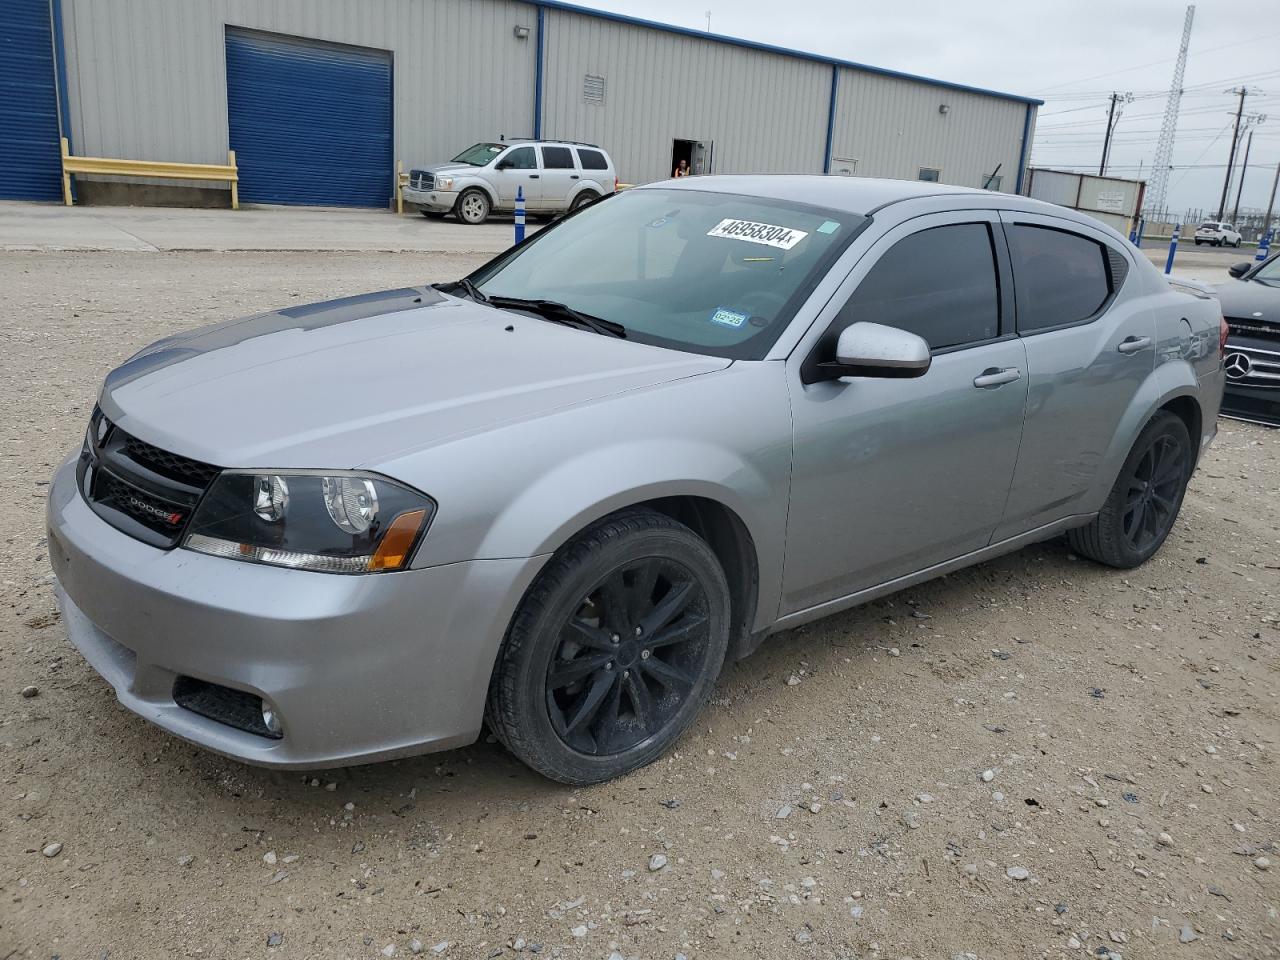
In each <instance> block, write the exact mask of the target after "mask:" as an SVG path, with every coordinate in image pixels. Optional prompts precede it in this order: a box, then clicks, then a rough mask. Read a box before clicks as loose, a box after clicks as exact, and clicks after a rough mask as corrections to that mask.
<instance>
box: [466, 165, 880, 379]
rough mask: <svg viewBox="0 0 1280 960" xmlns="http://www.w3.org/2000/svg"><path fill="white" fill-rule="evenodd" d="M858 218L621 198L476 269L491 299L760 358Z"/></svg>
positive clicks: (725, 200) (646, 193)
mask: <svg viewBox="0 0 1280 960" xmlns="http://www.w3.org/2000/svg"><path fill="white" fill-rule="evenodd" d="M865 222H866V218H865V217H862V216H859V215H858V214H854V213H846V212H844V211H836V210H826V209H822V208H818V207H810V206H807V205H804V204H798V203H790V202H786V201H780V200H766V199H761V198H758V197H746V196H739V195H736V194H726V193H710V192H703V191H699V190H663V189H643V190H633V191H629V192H627V193H622V194H618V195H616V196H614V197H613V198H611V199H609V200H607V201H604V202H600V203H596V204H594V205H592V206H590V207H587V208H585V209H584V210H582V211H581V212H580V213H578V214H575V215H574V216H572V217H569V218H568V219H566V220H564V221H562V222H561V223H560V224H558V225H556V226H555V227H554V228H549V229H547V230H545V231H543V232H541V233H539V234H537V235H535V236H534V237H533V238H532V239H531V240H530V241H529V242H527V243H525V244H524V245H522V246H520V247H516V248H515V249H513V250H511V251H509V252H508V253H506V254H504V255H503V256H501V257H499V258H498V259H497V260H495V261H493V262H492V263H490V264H488V265H486V266H485V267H482V268H481V269H480V270H479V271H477V272H476V273H475V274H474V275H473V276H472V279H473V280H474V281H475V283H476V285H477V286H478V287H479V288H480V289H481V291H483V292H484V293H485V294H487V295H489V296H500V297H520V298H523V299H537V300H554V301H558V302H560V303H564V304H567V305H569V306H570V307H573V308H574V309H575V310H579V311H582V312H583V313H588V314H591V315H592V316H596V317H601V318H603V319H605V320H611V321H613V322H615V323H620V324H622V325H623V326H624V327H625V328H626V332H627V336H628V337H629V338H630V339H633V340H639V341H641V342H642V343H653V344H657V345H659V346H666V347H674V348H676V349H678V350H687V351H691V352H693V353H703V354H708V355H711V356H717V357H729V358H735V359H760V358H761V357H763V356H764V355H765V353H766V352H767V351H768V349H769V347H770V346H771V345H772V344H773V342H774V341H775V340H777V339H778V336H779V335H780V334H781V333H782V331H783V330H784V329H785V328H786V326H787V323H788V322H789V321H790V320H791V317H792V316H793V315H794V314H795V311H796V310H797V309H798V308H799V306H800V304H801V303H803V302H804V299H805V297H807V296H808V295H809V293H810V292H811V291H812V289H813V287H814V285H815V284H816V283H817V282H818V280H820V279H821V278H822V276H823V275H824V274H825V273H826V271H827V270H828V269H829V268H830V265H831V264H832V262H834V260H835V258H836V257H837V256H838V255H839V254H840V252H841V251H842V250H843V249H844V247H845V246H846V245H847V244H848V242H849V241H850V240H851V239H852V238H853V236H854V234H856V233H857V231H858V228H859V227H861V225H862V224H863V223H865Z"/></svg>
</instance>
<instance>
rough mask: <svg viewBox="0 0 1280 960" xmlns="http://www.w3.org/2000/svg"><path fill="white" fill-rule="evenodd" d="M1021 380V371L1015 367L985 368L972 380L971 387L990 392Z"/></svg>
mask: <svg viewBox="0 0 1280 960" xmlns="http://www.w3.org/2000/svg"><path fill="white" fill-rule="evenodd" d="M1021 379H1022V371H1021V370H1019V369H1018V368H1017V367H987V369H985V370H983V371H982V373H981V374H979V375H978V376H976V377H974V378H973V385H974V386H975V387H977V388H978V389H979V390H990V389H992V388H993V387H1002V386H1004V385H1005V384H1006V383H1013V381H1015V380H1021Z"/></svg>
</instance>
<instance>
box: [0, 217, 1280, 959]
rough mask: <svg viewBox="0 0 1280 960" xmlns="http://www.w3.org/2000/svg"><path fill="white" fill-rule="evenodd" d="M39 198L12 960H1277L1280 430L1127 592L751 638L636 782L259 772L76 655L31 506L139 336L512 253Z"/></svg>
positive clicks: (403, 223) (1008, 586)
mask: <svg viewBox="0 0 1280 960" xmlns="http://www.w3.org/2000/svg"><path fill="white" fill-rule="evenodd" d="M46 209H48V210H56V208H29V207H21V208H19V207H17V206H15V207H13V208H12V209H9V210H3V211H0V246H2V247H7V248H8V249H9V252H7V253H4V254H3V255H2V256H0V306H2V307H3V311H4V316H5V322H4V325H3V327H2V328H0V331H2V332H0V337H2V338H3V352H2V354H0V404H2V405H3V409H4V411H5V417H4V422H5V429H4V434H3V441H4V447H3V467H2V469H0V492H3V499H4V502H5V503H6V504H7V507H6V508H5V509H6V518H5V524H4V541H5V542H4V550H3V556H2V557H0V568H2V569H0V580H2V587H0V589H2V591H3V593H2V596H3V600H4V607H5V609H6V611H7V614H8V615H7V616H6V617H5V618H4V620H3V623H2V624H0V676H3V677H4V678H5V683H4V688H3V696H2V697H0V749H2V751H3V753H2V754H0V756H3V764H0V778H2V779H3V781H4V783H3V790H2V791H0V825H2V826H0V888H2V890H3V896H4V903H5V907H4V909H3V910H0V960H8V958H11V957H12V958H18V957H23V958H26V957H33V958H36V957H38V958H48V957H51V956H57V957H61V958H64V960H70V958H82V957H85V958H95V960H97V958H101V957H107V956H109V957H111V958H135V957H136V958H151V957H156V958H161V957H163V958H169V957H235V958H239V957H265V956H272V957H280V958H290V957H296V958H329V957H334V958H338V957H343V958H345V957H352V958H365V957H368V958H377V957H379V956H384V955H386V956H391V955H394V956H405V955H411V953H412V952H413V950H414V949H415V948H417V949H421V950H423V951H424V952H425V953H426V954H427V955H431V956H435V955H440V956H444V957H448V958H454V957H457V958H493V957H499V956H505V957H513V956H517V955H524V954H535V955H536V954H540V955H542V956H553V957H566V958H578V957H583V958H600V960H604V958H607V957H610V956H611V955H613V954H614V953H617V954H619V955H621V956H623V957H627V958H630V957H640V958H656V960H662V958H665V960H671V958H674V957H676V956H678V955H680V954H684V955H685V956H686V957H688V958H690V960H693V958H719V957H769V958H774V957H791V956H795V957H814V958H827V957H850V958H853V957H858V958H862V957H883V958H895V960H898V958H905V957H915V958H922V957H943V958H949V957H953V956H957V955H958V956H965V957H967V956H971V955H972V956H977V957H982V958H1001V960H1004V958H1041V957H1052V958H1057V957H1070V956H1084V955H1086V953H1087V954H1088V955H1090V956H1095V955H1098V953H1099V951H1100V950H1101V951H1102V955H1104V956H1105V955H1106V952H1107V951H1111V952H1113V953H1114V954H1117V955H1119V956H1121V957H1124V958H1135V960H1136V958H1154V957H1161V958H1163V957H1178V958H1181V957H1186V958H1215V960H1217V958H1227V957H1232V958H1242V960H1243V958H1249V960H1252V958H1259V957H1267V956H1278V955H1280V921H1278V920H1277V913H1276V910H1277V882H1276V876H1277V873H1280V848H1277V845H1276V844H1277V842H1278V841H1280V800H1278V799H1277V796H1276V784H1277V778H1278V777H1280V773H1278V771H1277V766H1276V760H1275V751H1276V749H1277V746H1278V745H1280V702H1278V701H1277V693H1278V692H1280V682H1278V681H1280V509H1278V508H1277V504H1280V433H1277V432H1276V431H1273V430H1268V429H1267V428H1264V427H1260V426H1254V425H1250V424H1244V423H1234V422H1231V421H1225V420H1224V421H1222V422H1221V423H1220V425H1219V426H1220V433H1219V436H1218V439H1217V441H1216V443H1215V444H1214V446H1213V447H1212V449H1211V450H1210V452H1209V454H1208V456H1207V458H1206V460H1205V461H1204V462H1203V463H1202V465H1201V467H1200V469H1199V471H1198V473H1197V474H1196V476H1195V478H1194V480H1193V482H1192V485H1191V489H1190V491H1189V493H1188V495H1187V499H1186V502H1185V505H1184V508H1183V513H1182V516H1181V519H1180V520H1179V523H1178V525H1177V526H1176V527H1175V529H1174V533H1173V535H1172V536H1171V538H1170V540H1169V542H1168V543H1167V544H1166V546H1165V547H1164V549H1163V550H1162V551H1161V552H1160V553H1159V554H1158V555H1157V556H1156V558H1155V559H1154V560H1153V561H1151V562H1150V563H1148V564H1147V565H1146V566H1144V567H1142V568H1140V569H1137V570H1134V571H1131V572H1128V573H1121V572H1117V571H1114V570H1108V569H1104V568H1101V567H1098V566H1095V565H1092V564H1090V563H1088V562H1085V561H1083V560H1079V559H1077V558H1075V557H1073V556H1072V555H1071V554H1070V553H1069V552H1068V551H1067V550H1066V548H1065V546H1064V545H1063V544H1062V543H1060V542H1057V541H1055V542H1050V543H1046V544H1043V545H1040V546H1037V547H1033V548H1030V549H1027V550H1024V551H1022V552H1020V553H1017V554H1014V555H1012V556H1009V557H1006V558H1004V559H1001V560H998V561H995V562H992V563H988V564H985V565H982V566H979V567H977V568H973V569H970V570H967V571H964V572H962V573H959V574H955V575H952V576H949V577H947V578H944V579H941V580H938V581H935V582H932V583H929V584H926V585H924V586H921V587H919V588H915V589H912V590H911V591H909V592H908V593H906V594H902V595H898V596H893V597H890V598H887V599H884V600H881V601H878V602H876V603H874V604H871V605H869V606H866V607H864V608H861V609H858V610H854V611H851V612H848V613H845V614H841V615H838V616H835V617H832V618H829V619H827V620H823V621H819V622H817V623H814V624H812V625H810V626H808V627H804V628H801V629H799V630H796V631H793V632H790V633H787V634H783V635H780V636H777V637H774V638H772V639H771V640H769V641H768V642H767V643H766V644H765V646H764V647H763V649H762V650H761V651H760V652H759V653H757V654H756V655H755V656H754V657H752V658H750V659H748V660H746V661H743V662H741V663H738V664H736V665H733V666H731V667H729V668H727V669H726V671H725V674H724V676H723V679H722V680H721V683H720V687H719V689H718V690H717V692H716V695H715V701H714V703H713V705H712V706H711V708H710V709H709V710H708V711H707V713H706V714H705V715H704V717H703V718H702V720H701V722H700V723H698V724H697V725H696V726H695V727H694V728H693V729H692V730H691V731H690V732H689V733H688V734H687V735H686V736H685V738H684V739H683V741H682V742H681V744H680V749H679V751H678V752H677V753H676V754H675V755H673V756H671V757H670V758H669V759H667V760H663V761H660V762H658V763H657V764H655V765H653V766H651V767H649V768H646V769H645V770H642V771H641V772H639V773H637V774H634V775H632V776H630V777H627V778H625V779H623V780H621V781H618V782H614V783H610V784H605V785H603V786H599V787H594V788H590V789H581V790H572V789H568V788H564V787H561V786H557V785H554V784H552V783H549V782H547V781H545V780H542V779H540V778H539V777H537V776H536V775H534V774H533V773H531V772H530V771H529V770H528V769H526V768H525V767H523V766H521V765H520V764H518V763H517V762H516V761H514V760H512V759H511V758H510V757H508V756H507V755H506V754H505V753H504V752H503V751H502V749H501V748H500V747H498V746H496V745H495V744H493V743H491V742H483V741H482V742H480V743H478V744H476V745H474V746H472V747H469V748H466V749H463V750H458V751H453V752H450V753H445V754H438V755H434V756H426V757H422V758H418V759H412V760H406V761H401V762H397V763H388V764H381V765H376V766H369V767H360V768H349V769H341V770H332V771H325V772H321V773H317V774H314V775H310V774H307V775H304V774H293V773H275V772H266V771H262V770H257V769H253V768H249V767H245V766H243V765H241V764H238V763H235V762H233V761H229V760H224V759H221V758H219V757H216V756H213V755H211V754H208V753H206V752H203V751H201V750H198V749H195V748H193V747H190V746H187V745H186V744H184V743H182V742H179V741H177V740H174V739H172V738H170V737H168V736H166V735H163V734H161V733H159V732H158V731H157V730H156V729H155V728H153V727H151V726H150V725H148V724H147V723H146V722H145V721H144V720H142V719H140V718H138V717H135V716H133V715H132V714H130V713H127V712H126V711H124V710H123V709H122V708H120V707H119V706H118V705H117V704H116V702H115V698H114V696H113V694H112V692H111V690H110V689H109V688H108V686H107V685H106V684H105V683H104V682H103V681H102V680H100V679H99V678H98V677H97V675H96V674H95V673H94V672H93V671H92V670H91V669H90V668H89V667H88V666H87V665H86V664H85V663H84V661H83V660H82V659H81V657H80V656H79V654H78V653H77V652H76V651H75V650H74V649H73V648H72V647H71V646H70V644H69V643H68V641H67V639H66V636H65V633H64V631H63V628H62V625H61V623H60V622H59V618H58V614H57V610H56V608H55V605H54V601H53V595H52V586H51V576H50V573H49V566H48V561H47V558H46V556H45V552H46V547H45V540H44V514H43V510H44V506H43V498H44V495H45V490H46V484H47V481H48V479H49V477H50V475H51V474H52V472H53V469H54V467H55V465H56V464H57V463H58V462H59V460H60V459H61V458H62V457H63V456H64V455H65V454H66V453H67V452H69V451H71V450H72V449H73V448H75V447H76V446H77V445H78V444H79V442H80V439H81V437H82V435H83V431H84V428H85V423H86V420H87V417H88V415H89V411H90V410H91V408H92V405H93V401H94V398H95V395H96V392H97V390H98V387H99V384H100V382H101V379H102V377H103V375H104V374H105V373H106V372H107V371H108V370H109V369H110V368H111V367H113V366H114V365H116V364H118V363H119V362H121V361H122V360H123V359H125V358H126V357H127V356H129V355H130V354H131V353H133V352H134V351H135V350H136V349H137V348H139V347H140V346H142V345H143V344H145V343H147V342H149V341H151V340H154V339H156V338H158V337H161V336H163V335H166V334H169V333H172V332H174V331H176V330H180V329H185V328H188V327H193V326H197V325H200V324H204V323H210V322H214V321H218V320H224V319H228V318H231V317H235V316H238V315H243V314H247V313H250V312H254V311H257V310H261V309H266V308H270V307H276V306H279V305H281V304H287V303H300V302H307V301H312V300H319V299H324V298H329V297H334V296H342V295H346V294H352V293H356V292H361V291H367V290H373V289H379V288H385V287H391V286H395V285H401V284H407V283H422V282H424V281H425V282H432V281H437V280H444V279H451V278H456V277H458V276H460V275H462V274H463V273H464V272H466V271H468V270H469V269H471V268H472V267H474V266H475V265H476V264H478V263H479V262H482V261H483V260H484V259H486V258H487V257H488V256H489V255H491V253H492V252H493V251H496V250H499V249H501V248H502V247H503V246H504V245H505V243H506V242H507V238H508V236H509V232H510V229H511V228H510V225H509V224H494V225H492V226H489V225H486V226H485V227H482V228H465V227H461V226H459V225H455V224H452V223H448V224H430V223H427V222H425V221H422V220H421V218H409V217H405V218H400V219H396V220H392V221H388V220H386V219H383V220H370V221H369V222H367V223H366V222H365V221H364V220H362V219H360V218H362V217H368V218H383V217H384V216H385V215H382V214H357V215H350V217H351V219H344V217H345V216H346V215H344V217H340V216H338V215H336V214H334V215H332V216H331V217H330V218H329V220H323V219H315V220H307V219H305V216H304V217H303V218H302V219H299V215H290V216H288V217H285V218H284V219H281V220H275V221H272V225H270V226H255V225H253V224H252V223H251V222H250V221H248V220H246V219H241V220H239V221H235V220H233V219H232V217H233V216H234V215H231V214H229V213H222V212H212V211H180V212H174V215H173V216H172V217H171V216H170V215H169V213H168V212H165V213H157V212H155V211H128V212H125V213H121V212H119V211H116V210H112V211H110V212H106V213H104V212H103V211H102V210H92V211H84V214H85V215H84V216H83V217H80V218H79V219H78V220H77V219H73V218H70V217H68V215H67V214H66V213H64V212H62V211H57V214H56V215H55V214H53V213H50V214H47V215H46V213H45V212H44V211H45V210H46ZM31 211H35V212H31ZM15 212H16V213H15ZM77 213H79V211H78V212H77ZM178 213H181V214H182V215H184V216H186V217H190V218H197V219H199V218H208V219H207V224H206V225H205V228H204V229H203V230H201V229H192V228H191V227H190V224H189V223H188V224H187V225H185V226H181V225H178V224H176V222H175V221H176V220H178V219H179V218H178V216H177V214H178ZM258 213H261V214H262V215H263V219H264V221H265V220H266V219H268V217H267V214H268V212H258ZM254 214H255V212H254V211H248V212H245V213H242V214H240V215H238V216H240V217H242V218H245V217H252V216H254ZM309 214H310V212H309ZM309 214H308V215H309ZM6 215H13V216H14V217H15V218H14V219H9V220H7V221H6V220H5V219H4V217H5V216H6ZM19 215H20V216H21V217H23V218H24V220H23V223H22V224H21V228H20V229H19V224H18V220H17V219H16V217H17V216H19ZM315 216H316V217H317V218H321V217H323V216H328V215H322V214H315ZM333 223H336V224H338V225H339V226H340V227H344V229H345V232H343V231H342V230H339V231H338V232H337V233H335V232H334V228H333V227H332V226H331V224H333ZM77 226H78V227H79V229H78V233H79V235H80V236H81V237H82V238H85V237H96V238H98V239H91V240H88V239H87V240H84V241H83V242H82V243H81V244H79V246H84V247H95V248H96V249H93V250H91V251H86V250H78V249H68V247H75V246H77V244H74V243H71V242H69V241H65V238H67V237H74V236H75V235H76V234H77ZM198 226H199V224H197V227H198ZM264 231H267V232H264ZM269 231H275V233H270V232H269ZM255 235H256V236H257V237H258V241H257V242H258V244H259V246H257V247H254V246H251V245H250V243H251V240H252V238H253V236H255ZM15 237H19V238H25V239H16V240H15ZM130 237H132V240H130V239H129V238H130ZM326 237H329V238H330V240H328V241H326V239H325V238H326ZM201 238H204V239H201ZM290 238H292V239H290ZM299 238H301V239H299ZM343 238H346V239H345V240H344V239H343ZM64 241H65V242H64ZM326 242H327V243H328V247H327V248H326V247H325V246H324V245H323V244H325V243H326ZM272 244H274V245H275V248H274V249H268V248H269V247H271V245H272ZM344 244H345V246H346V249H345V250H341V251H339V250H335V249H333V248H334V247H342V246H344ZM202 246H203V247H207V248H208V249H213V250H216V251H217V252H216V253H214V254H211V253H208V252H191V248H192V247H202ZM23 247H26V248H27V249H20V248H23ZM1192 249H1193V250H1194V248H1192ZM1243 253H1244V252H1237V251H1213V252H1212V253H1209V252H1207V251H1204V252H1202V251H1195V252H1194V253H1192V252H1187V253H1186V259H1185V260H1183V258H1182V257H1180V263H1182V264H1184V265H1183V266H1182V267H1180V272H1184V271H1185V272H1187V273H1188V274H1189V275H1193V276H1198V277H1201V278H1204V279H1212V280H1218V279H1222V278H1225V267H1226V266H1227V265H1229V263H1231V262H1235V260H1236V259H1244V258H1245V257H1244V255H1243ZM1193 257H1194V258H1196V259H1194V260H1193V259H1192V258H1193ZM1209 257H1213V258H1215V259H1213V260H1209V259H1208V258H1209ZM1201 258H1203V260H1202V259H1201ZM1217 258H1222V260H1223V262H1222V263H1221V264H1219V261H1218V259H1217ZM376 654H377V651H376V650H371V651H370V655H371V656H376ZM792 678H794V679H795V680H797V681H799V682H795V683H793V682H791V680H792ZM28 685H33V686H35V687H37V688H38V695H36V696H34V697H31V698H29V699H28V698H24V697H22V696H20V693H19V692H20V691H21V690H22V689H23V688H24V687H27V686H28ZM1102 948H1105V949H1102ZM432 951H434V953H433V952H432Z"/></svg>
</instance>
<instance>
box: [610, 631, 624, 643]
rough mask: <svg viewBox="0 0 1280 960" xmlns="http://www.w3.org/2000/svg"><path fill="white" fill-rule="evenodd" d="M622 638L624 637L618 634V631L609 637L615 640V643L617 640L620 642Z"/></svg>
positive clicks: (612, 640)
mask: <svg viewBox="0 0 1280 960" xmlns="http://www.w3.org/2000/svg"><path fill="white" fill-rule="evenodd" d="M621 639H622V638H621V637H620V636H618V635H617V634H616V633H615V634H614V635H613V636H611V637H610V638H609V640H610V641H611V642H613V643H617V642H618V641H620V640H621Z"/></svg>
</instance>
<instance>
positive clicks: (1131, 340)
mask: <svg viewBox="0 0 1280 960" xmlns="http://www.w3.org/2000/svg"><path fill="white" fill-rule="evenodd" d="M1149 346H1151V338H1150V337H1125V338H1124V339H1123V340H1121V341H1120V344H1119V345H1118V346H1117V347H1116V349H1117V350H1119V351H1120V352H1121V353H1125V354H1129V353H1137V352H1138V351H1139V350H1145V349H1146V348H1147V347H1149Z"/></svg>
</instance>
